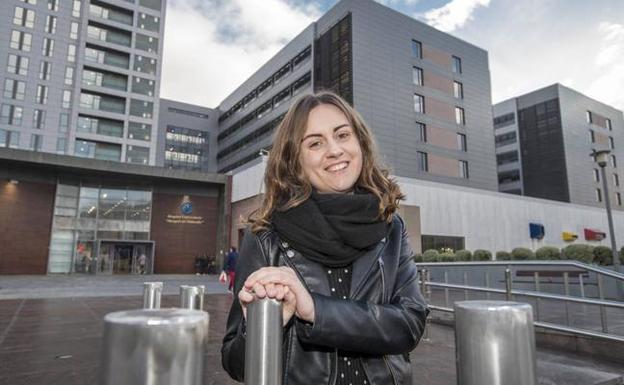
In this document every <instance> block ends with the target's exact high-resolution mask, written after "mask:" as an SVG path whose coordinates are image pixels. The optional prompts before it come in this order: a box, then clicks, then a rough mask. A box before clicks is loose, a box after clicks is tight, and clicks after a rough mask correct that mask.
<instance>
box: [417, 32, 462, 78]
mask: <svg viewBox="0 0 624 385" xmlns="http://www.w3.org/2000/svg"><path fill="white" fill-rule="evenodd" d="M412 56H413V57H415V58H417V59H422V58H423V45H422V43H421V42H420V41H418V40H414V39H412ZM451 71H452V72H453V73H456V74H461V73H462V60H461V58H460V57H458V56H454V55H452V56H451Z"/></svg>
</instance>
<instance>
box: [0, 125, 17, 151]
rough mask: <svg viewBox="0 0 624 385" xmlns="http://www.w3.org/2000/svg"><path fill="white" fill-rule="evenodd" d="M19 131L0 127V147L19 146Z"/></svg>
mask: <svg viewBox="0 0 624 385" xmlns="http://www.w3.org/2000/svg"><path fill="white" fill-rule="evenodd" d="M19 139H20V134H19V132H15V131H8V130H3V129H0V147H10V148H18V147H19Z"/></svg>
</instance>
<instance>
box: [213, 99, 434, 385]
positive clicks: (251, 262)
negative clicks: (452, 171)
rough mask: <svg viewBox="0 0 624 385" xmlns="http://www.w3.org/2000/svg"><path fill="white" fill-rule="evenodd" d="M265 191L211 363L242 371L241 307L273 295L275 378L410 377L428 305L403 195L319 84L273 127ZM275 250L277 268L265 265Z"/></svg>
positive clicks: (360, 127) (361, 132)
mask: <svg viewBox="0 0 624 385" xmlns="http://www.w3.org/2000/svg"><path fill="white" fill-rule="evenodd" d="M265 188H266V194H265V197H264V201H263V204H262V206H261V208H260V209H259V210H258V211H257V212H256V213H255V214H254V215H252V217H251V218H250V223H251V231H250V232H247V233H246V234H245V237H244V240H243V244H242V247H241V250H240V259H239V263H238V266H237V275H236V283H235V288H234V290H235V292H237V293H238V301H234V303H233V304H232V307H231V309H230V314H229V317H228V322H227V330H226V334H225V337H224V339H223V347H222V359H223V366H224V368H225V369H226V371H227V372H228V373H229V374H230V376H231V377H232V378H234V379H235V380H238V381H242V380H243V376H244V367H245V363H244V360H245V358H244V357H245V315H246V306H247V305H248V304H249V303H250V302H252V301H253V300H254V299H255V298H256V297H258V298H264V297H270V298H276V299H278V300H281V301H283V313H284V314H283V315H284V356H283V358H284V365H283V368H284V374H283V379H284V381H283V382H284V384H285V385H287V384H294V385H299V384H315V385H317V384H332V385H333V384H352V385H356V384H358V385H360V384H373V385H380V384H384V385H385V384H411V383H412V380H411V365H410V362H409V352H410V351H411V350H413V349H414V347H415V346H416V345H417V343H418V341H419V340H420V337H421V335H422V333H423V330H424V327H425V319H426V317H427V313H428V309H427V306H426V303H425V301H424V300H423V298H422V296H421V294H420V292H419V289H418V280H417V271H416V266H415V264H414V263H413V262H412V254H413V252H412V250H411V248H410V246H409V242H408V240H407V233H406V231H405V227H404V223H403V221H402V220H401V218H400V217H399V216H398V215H397V213H396V210H397V208H398V202H399V200H401V199H403V194H402V193H401V191H400V190H399V187H398V185H397V184H396V183H395V182H394V181H392V180H391V179H389V178H388V173H387V172H386V171H385V170H382V169H381V168H380V166H379V165H378V164H377V157H376V150H375V147H374V143H373V138H372V136H371V133H370V131H369V129H368V128H367V127H366V125H365V123H364V122H363V120H362V118H361V117H360V116H359V115H358V114H357V112H355V110H353V109H352V108H351V107H350V106H349V105H348V104H347V103H346V102H345V101H343V100H342V99H341V98H340V97H338V96H336V95H334V94H331V93H321V94H317V95H306V96H303V97H301V98H300V99H299V100H297V101H296V102H295V103H294V104H293V106H292V107H291V108H290V110H289V111H288V113H287V114H286V116H285V117H284V119H283V120H282V123H281V124H280V126H279V127H278V129H277V134H276V137H275V140H274V144H273V149H272V150H271V152H270V155H269V159H268V162H267V168H266V173H265ZM276 253H277V254H278V255H279V261H280V267H266V266H268V265H269V261H272V260H273V257H274V256H275V255H276Z"/></svg>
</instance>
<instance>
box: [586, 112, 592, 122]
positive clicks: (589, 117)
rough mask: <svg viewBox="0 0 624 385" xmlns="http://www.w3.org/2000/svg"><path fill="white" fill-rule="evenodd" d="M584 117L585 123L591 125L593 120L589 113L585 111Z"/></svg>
mask: <svg viewBox="0 0 624 385" xmlns="http://www.w3.org/2000/svg"><path fill="white" fill-rule="evenodd" d="M585 117H586V119H587V123H593V121H594V119H593V116H592V112H591V111H586V112H585Z"/></svg>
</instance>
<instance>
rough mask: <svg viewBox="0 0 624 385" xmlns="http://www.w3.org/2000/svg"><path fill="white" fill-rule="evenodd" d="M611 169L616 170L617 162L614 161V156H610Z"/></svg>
mask: <svg viewBox="0 0 624 385" xmlns="http://www.w3.org/2000/svg"><path fill="white" fill-rule="evenodd" d="M611 167H613V168H616V167H617V162H616V161H615V155H611Z"/></svg>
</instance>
